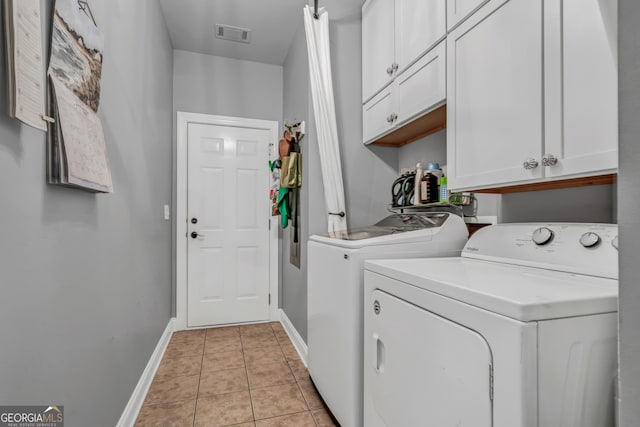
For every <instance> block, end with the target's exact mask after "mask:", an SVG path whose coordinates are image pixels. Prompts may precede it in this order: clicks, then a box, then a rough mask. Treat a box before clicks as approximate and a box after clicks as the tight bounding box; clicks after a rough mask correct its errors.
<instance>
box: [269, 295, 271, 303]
mask: <svg viewBox="0 0 640 427" xmlns="http://www.w3.org/2000/svg"><path fill="white" fill-rule="evenodd" d="M269 305H271V294H269Z"/></svg>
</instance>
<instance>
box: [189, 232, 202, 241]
mask: <svg viewBox="0 0 640 427" xmlns="http://www.w3.org/2000/svg"><path fill="white" fill-rule="evenodd" d="M198 237H204V236H202V235H200V234H198V232H197V231H192V232H191V238H192V239H197V238H198Z"/></svg>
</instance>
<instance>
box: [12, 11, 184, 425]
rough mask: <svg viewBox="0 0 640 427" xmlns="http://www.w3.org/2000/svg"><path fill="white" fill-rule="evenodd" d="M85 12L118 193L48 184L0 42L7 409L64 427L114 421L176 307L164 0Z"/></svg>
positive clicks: (39, 145) (39, 143)
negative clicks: (48, 416) (25, 408)
mask: <svg viewBox="0 0 640 427" xmlns="http://www.w3.org/2000/svg"><path fill="white" fill-rule="evenodd" d="M41 3H42V5H43V14H44V15H45V18H43V20H44V21H46V23H47V25H46V26H45V36H44V44H45V45H48V40H49V38H48V33H49V29H50V26H49V22H50V18H49V17H50V13H51V3H53V2H49V1H41ZM91 8H92V10H93V13H94V15H95V18H96V21H97V23H98V26H99V27H100V28H101V29H102V30H103V31H104V33H105V54H104V68H103V77H102V101H101V105H100V111H99V114H100V117H101V119H102V124H103V127H104V132H105V139H106V144H107V150H108V155H109V161H110V163H111V170H112V174H113V181H114V188H115V192H114V193H113V194H103V195H94V194H90V193H86V192H82V191H79V190H73V189H68V188H62V187H54V186H49V185H47V184H46V183H45V134H44V133H42V132H40V131H37V130H33V129H31V128H29V127H27V126H23V125H21V124H20V123H19V122H18V121H15V120H12V119H10V118H9V117H8V115H7V105H6V99H7V92H6V89H5V88H6V74H5V62H4V61H5V52H4V40H3V39H2V40H0V58H1V59H0V99H1V100H2V102H1V103H0V194H1V195H2V206H3V209H2V214H1V217H2V221H0V236H1V237H0V283H1V284H2V298H0V337H2V342H3V344H2V350H1V351H0V384H1V386H0V402H2V404H3V405H4V404H21V405H27V404H61V405H64V406H65V415H66V421H67V423H66V425H68V426H70V427H74V426H113V425H115V424H116V422H117V421H118V419H119V417H120V414H121V413H122V410H123V409H124V407H125V405H126V403H127V401H128V399H129V396H130V395H131V393H132V391H133V389H134V387H135V385H136V383H137V381H138V379H139V378H140V375H141V374H142V371H143V370H144V367H145V366H146V364H147V362H148V360H149V357H150V356H151V353H152V352H153V349H154V348H155V345H156V344H157V342H158V339H159V338H160V335H161V333H162V331H163V330H164V328H165V326H166V325H167V322H168V320H169V318H170V309H171V256H170V254H171V235H170V223H169V222H168V221H164V220H163V216H162V212H163V205H164V204H170V203H171V174H170V172H169V171H170V170H171V135H172V133H173V131H172V127H171V116H172V108H171V105H172V95H171V80H172V61H173V56H172V48H171V45H170V41H169V37H168V34H167V31H166V28H165V24H164V19H163V17H162V15H161V13H160V10H159V6H158V3H157V1H154V0H144V1H136V2H130V1H126V0H115V1H114V0H109V1H107V0H93V1H92V2H91ZM3 35H4V28H3V29H2V31H0V39H1V38H2V37H3Z"/></svg>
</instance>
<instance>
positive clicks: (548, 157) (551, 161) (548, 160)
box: [542, 154, 558, 166]
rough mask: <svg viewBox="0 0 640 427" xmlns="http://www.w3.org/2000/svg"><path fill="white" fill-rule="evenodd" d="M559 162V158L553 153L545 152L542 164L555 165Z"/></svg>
mask: <svg viewBox="0 0 640 427" xmlns="http://www.w3.org/2000/svg"><path fill="white" fill-rule="evenodd" d="M556 163H558V158H557V157H556V156H554V155H553V154H545V156H544V157H543V158H542V166H553V165H555V164H556Z"/></svg>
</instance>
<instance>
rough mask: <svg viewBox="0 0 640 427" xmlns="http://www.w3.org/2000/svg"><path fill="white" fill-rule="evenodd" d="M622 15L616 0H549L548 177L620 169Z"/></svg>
mask: <svg viewBox="0 0 640 427" xmlns="http://www.w3.org/2000/svg"><path fill="white" fill-rule="evenodd" d="M617 16H618V10H617V1H616V0H546V1H545V150H544V156H543V160H542V164H543V166H544V169H545V171H544V172H545V176H548V177H558V176H566V175H574V174H584V173H590V174H595V173H598V172H600V173H610V172H615V171H616V169H617V167H618V75H617V73H618V60H617V49H618V47H617V37H618V30H617ZM551 156H553V157H551ZM545 159H546V160H545ZM554 159H555V160H554Z"/></svg>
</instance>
